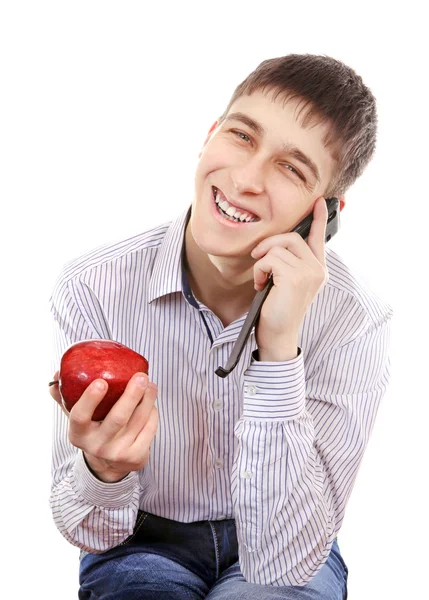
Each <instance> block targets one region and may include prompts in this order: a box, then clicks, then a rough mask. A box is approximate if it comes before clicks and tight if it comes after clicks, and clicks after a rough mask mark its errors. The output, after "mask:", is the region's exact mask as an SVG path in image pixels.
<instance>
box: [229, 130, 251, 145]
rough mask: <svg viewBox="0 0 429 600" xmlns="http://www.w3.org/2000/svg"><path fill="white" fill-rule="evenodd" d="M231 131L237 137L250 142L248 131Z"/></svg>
mask: <svg viewBox="0 0 429 600" xmlns="http://www.w3.org/2000/svg"><path fill="white" fill-rule="evenodd" d="M231 133H233V134H234V135H236V136H237V137H239V138H240V139H242V140H243V141H245V142H250V137H249V136H248V135H247V134H246V133H243V132H242V131H236V130H235V129H231Z"/></svg>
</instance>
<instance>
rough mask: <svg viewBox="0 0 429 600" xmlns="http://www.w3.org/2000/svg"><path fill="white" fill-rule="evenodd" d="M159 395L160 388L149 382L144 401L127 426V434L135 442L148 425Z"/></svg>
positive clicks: (138, 406) (136, 409)
mask: <svg viewBox="0 0 429 600" xmlns="http://www.w3.org/2000/svg"><path fill="white" fill-rule="evenodd" d="M157 395H158V388H157V386H156V385H155V383H153V382H149V383H148V386H147V388H146V391H145V394H144V397H143V399H142V401H141V402H140V403H139V404H138V405H137V407H136V408H135V410H134V412H133V414H132V415H131V418H130V420H129V421H128V424H127V426H126V432H125V434H126V436H127V437H128V438H129V439H130V441H131V443H134V442H135V440H136V438H137V436H138V435H139V433H140V432H141V430H142V429H143V427H144V426H145V425H146V423H147V421H148V419H149V416H150V414H151V412H152V408H153V406H154V404H155V400H156V397H157Z"/></svg>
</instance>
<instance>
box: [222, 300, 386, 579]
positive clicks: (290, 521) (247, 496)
mask: <svg viewBox="0 0 429 600" xmlns="http://www.w3.org/2000/svg"><path fill="white" fill-rule="evenodd" d="M390 317H391V310H390V308H389V311H388V312H387V313H386V314H385V315H384V317H383V318H380V321H379V322H378V323H373V324H370V325H368V327H366V328H365V330H364V331H360V332H359V334H358V335H357V336H356V337H355V338H354V339H352V340H350V339H347V340H346V341H345V340H343V341H341V340H339V341H338V343H337V344H336V345H335V346H333V347H331V349H330V350H329V351H326V353H325V354H324V358H323V360H321V361H320V363H319V364H318V365H317V367H315V368H314V369H313V372H312V373H311V374H310V375H309V376H308V377H307V379H306V374H305V366H304V363H305V356H304V355H303V353H302V352H300V353H299V354H298V356H297V357H296V358H295V359H293V360H291V361H288V362H284V363H278V362H273V363H270V362H258V361H257V360H256V358H257V354H256V353H254V354H253V359H252V362H251V364H250V366H249V368H248V369H247V371H246V372H245V376H244V400H243V413H242V417H241V418H240V420H239V421H238V422H237V423H236V426H235V435H236V436H237V438H238V442H239V449H238V453H237V456H236V460H235V461H234V465H233V473H232V494H233V503H234V514H235V518H236V526H237V534H238V542H239V557H240V565H241V569H242V572H243V575H244V577H245V578H246V580H248V581H251V582H253V583H258V584H262V585H274V586H290V585H297V586H302V585H305V584H306V583H308V582H309V581H310V580H311V579H312V578H313V577H314V575H316V573H317V572H318V571H319V570H320V568H321V567H322V565H323V564H324V562H325V561H326V560H327V558H328V555H329V553H330V550H331V546H332V543H333V541H334V540H335V537H336V536H337V534H338V531H339V529H340V527H341V524H342V522H343V518H344V511H345V507H346V504H347V501H348V499H349V496H350V493H351V491H352V488H353V485H354V482H355V478H356V475H357V472H358V469H359V465H360V464H361V461H362V458H363V455H364V451H365V448H366V446H367V443H368V439H369V436H370V433H371V431H372V428H373V425H374V420H375V417H376V413H377V409H378V406H379V403H380V400H381V398H382V397H383V395H384V392H385V390H386V387H387V384H388V380H389V367H390V360H389V355H388V338H389V323H390Z"/></svg>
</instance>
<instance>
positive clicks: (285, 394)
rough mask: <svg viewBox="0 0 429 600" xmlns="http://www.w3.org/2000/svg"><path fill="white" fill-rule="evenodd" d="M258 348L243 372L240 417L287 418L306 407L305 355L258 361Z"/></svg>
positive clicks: (295, 416)
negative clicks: (283, 360) (280, 360)
mask: <svg viewBox="0 0 429 600" xmlns="http://www.w3.org/2000/svg"><path fill="white" fill-rule="evenodd" d="M257 356H258V354H257V350H255V351H254V352H253V353H252V361H251V363H250V366H249V368H248V369H247V370H246V371H245V373H244V400H243V417H244V418H246V419H256V420H258V421H260V420H290V419H296V418H297V417H299V416H300V415H301V414H302V413H303V412H304V410H305V371H304V358H303V355H302V352H301V349H300V348H298V356H296V357H295V358H293V359H292V360H288V361H285V362H260V361H258V360H257Z"/></svg>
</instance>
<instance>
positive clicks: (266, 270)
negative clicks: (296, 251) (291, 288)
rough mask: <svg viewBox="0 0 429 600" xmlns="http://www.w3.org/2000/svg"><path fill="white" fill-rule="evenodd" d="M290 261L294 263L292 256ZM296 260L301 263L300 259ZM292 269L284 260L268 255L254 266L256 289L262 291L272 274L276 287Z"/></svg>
mask: <svg viewBox="0 0 429 600" xmlns="http://www.w3.org/2000/svg"><path fill="white" fill-rule="evenodd" d="M286 252H287V251H286ZM289 254H290V253H289ZM290 260H291V262H292V261H293V255H291V258H290ZM294 260H296V261H299V259H298V258H296V257H295V258H294ZM294 266H295V265H294ZM290 268H291V265H289V264H287V263H286V262H285V260H284V259H283V258H279V257H278V256H273V255H272V254H267V255H266V256H264V257H263V258H261V260H258V262H257V263H255V264H254V266H253V279H254V284H255V289H258V290H260V289H262V288H263V287H264V286H265V284H266V282H267V279H268V277H269V276H270V274H271V273H272V274H273V281H274V285H276V283H278V278H279V277H281V276H282V275H285V276H286V273H287V269H290Z"/></svg>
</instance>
